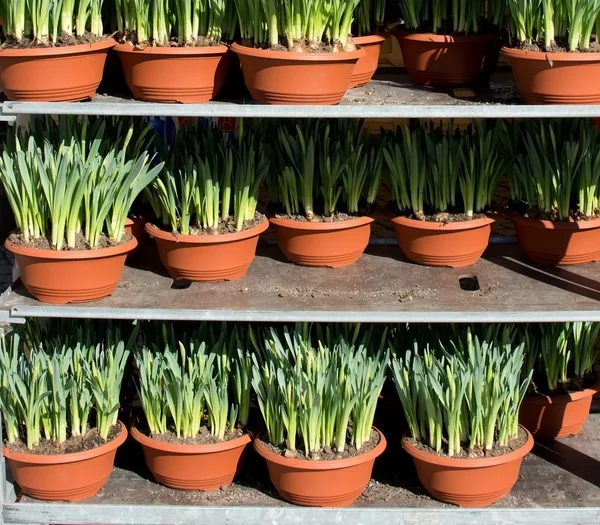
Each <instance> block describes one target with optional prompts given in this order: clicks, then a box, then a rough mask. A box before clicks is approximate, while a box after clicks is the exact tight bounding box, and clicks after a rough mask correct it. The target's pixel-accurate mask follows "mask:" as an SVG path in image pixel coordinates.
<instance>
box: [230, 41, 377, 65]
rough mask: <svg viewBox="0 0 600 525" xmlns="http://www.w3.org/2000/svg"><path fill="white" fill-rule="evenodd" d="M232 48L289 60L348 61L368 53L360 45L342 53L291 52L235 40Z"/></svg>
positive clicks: (250, 53) (242, 53) (264, 57)
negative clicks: (249, 45) (259, 47)
mask: <svg viewBox="0 0 600 525" xmlns="http://www.w3.org/2000/svg"><path fill="white" fill-rule="evenodd" d="M231 50H232V51H233V52H234V53H237V54H238V55H242V56H249V57H254V58H262V59H272V60H282V61H288V62H347V61H355V60H358V59H359V58H362V57H363V56H365V55H366V52H365V50H364V49H361V48H360V47H359V48H358V49H357V50H356V51H342V52H340V53H290V52H289V51H273V50H271V49H257V48H254V47H247V46H242V45H241V44H238V43H237V42H234V43H233V44H231Z"/></svg>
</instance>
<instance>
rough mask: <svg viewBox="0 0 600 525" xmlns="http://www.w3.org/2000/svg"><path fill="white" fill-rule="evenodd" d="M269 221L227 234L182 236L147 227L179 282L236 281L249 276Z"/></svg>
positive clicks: (169, 270)
mask: <svg viewBox="0 0 600 525" xmlns="http://www.w3.org/2000/svg"><path fill="white" fill-rule="evenodd" d="M268 227H269V221H267V220H266V219H265V221H264V222H262V223H261V224H259V225H258V226H255V227H254V228H251V229H249V230H244V231H241V232H237V233H227V234H224V235H178V236H177V237H176V236H175V235H173V234H172V233H169V232H166V231H164V230H160V229H159V228H157V227H156V226H154V225H152V224H146V231H147V232H148V233H149V234H150V236H152V237H154V238H155V239H156V245H157V246H158V253H159V255H160V260H161V261H162V263H163V265H164V267H165V268H166V269H167V271H168V272H169V275H170V276H171V277H172V278H173V279H175V280H186V281H205V282H206V281H233V280H235V279H240V278H242V277H244V275H246V273H248V268H250V265H251V264H252V261H253V260H254V256H255V255H256V246H257V245H258V237H259V236H260V234H261V233H263V232H264V231H265V230H266V229H267V228H268Z"/></svg>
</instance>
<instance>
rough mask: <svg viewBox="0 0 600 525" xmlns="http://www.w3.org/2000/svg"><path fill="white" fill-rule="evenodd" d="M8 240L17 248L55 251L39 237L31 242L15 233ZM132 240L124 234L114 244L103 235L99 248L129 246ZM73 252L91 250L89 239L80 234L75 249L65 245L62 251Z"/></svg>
mask: <svg viewBox="0 0 600 525" xmlns="http://www.w3.org/2000/svg"><path fill="white" fill-rule="evenodd" d="M8 239H9V240H10V242H12V243H14V244H16V245H17V246H25V247H26V248H35V249H37V250H54V248H52V243H51V242H50V241H49V240H48V239H46V238H45V237H39V238H37V239H30V240H29V241H25V239H24V238H23V234H22V233H19V232H14V233H11V234H10V236H9V238H8ZM131 239H132V236H131V234H129V233H124V234H123V237H121V241H120V242H114V241H112V240H111V239H109V238H108V237H107V236H106V235H104V234H101V235H100V241H99V244H98V248H110V247H112V246H121V245H123V244H127V243H128V242H129V241H130V240H131ZM95 249H97V248H95ZM73 250H91V248H90V243H89V242H88V241H87V239H86V238H85V237H84V236H83V234H82V233H78V234H77V235H76V236H75V248H69V247H67V246H66V245H64V244H63V249H62V250H61V251H73Z"/></svg>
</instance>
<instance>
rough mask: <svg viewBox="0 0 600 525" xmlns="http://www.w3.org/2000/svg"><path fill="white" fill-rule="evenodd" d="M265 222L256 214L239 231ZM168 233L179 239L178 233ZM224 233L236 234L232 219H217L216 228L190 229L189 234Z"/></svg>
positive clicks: (263, 218) (264, 219) (259, 214)
mask: <svg viewBox="0 0 600 525" xmlns="http://www.w3.org/2000/svg"><path fill="white" fill-rule="evenodd" d="M266 220H267V218H266V217H265V216H264V215H263V214H262V213H258V212H257V213H256V214H255V215H254V219H251V220H247V221H244V224H243V226H242V229H241V230H240V231H245V230H249V229H251V228H254V227H255V226H258V225H259V224H262V223H263V222H265V221H266ZM154 226H156V225H154ZM156 227H157V228H158V229H159V230H161V229H162V230H163V231H168V230H167V229H165V228H160V227H158V226H156ZM170 233H172V234H173V235H174V236H175V237H179V235H181V234H180V233H179V232H170ZM226 233H237V230H236V229H235V220H234V219H233V217H228V218H227V220H225V221H223V220H221V219H219V225H218V226H217V227H216V228H209V229H204V228H202V229H199V228H194V227H190V233H189V234H190V235H223V234H226Z"/></svg>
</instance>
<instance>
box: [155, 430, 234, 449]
mask: <svg viewBox="0 0 600 525" xmlns="http://www.w3.org/2000/svg"><path fill="white" fill-rule="evenodd" d="M144 434H145V435H147V436H148V437H150V438H152V439H154V440H155V441H160V442H162V443H172V444H175V445H216V444H217V443H223V442H225V441H231V440H233V439H237V438H240V437H242V436H243V435H244V431H243V430H240V429H239V428H236V429H235V430H234V431H233V432H229V431H227V432H225V437H224V438H223V439H219V438H217V437H216V436H213V435H212V434H211V433H210V432H209V430H208V428H207V427H206V426H202V427H201V428H200V432H199V433H198V434H197V435H196V436H194V437H193V438H182V437H177V434H175V432H173V431H170V430H169V431H168V432H167V433H166V434H151V433H150V432H148V431H144Z"/></svg>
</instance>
